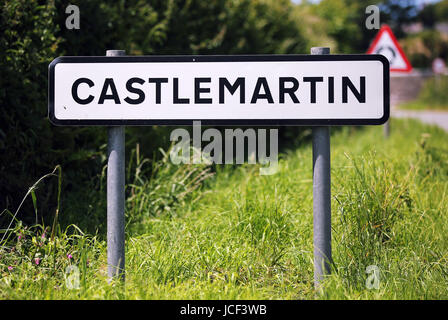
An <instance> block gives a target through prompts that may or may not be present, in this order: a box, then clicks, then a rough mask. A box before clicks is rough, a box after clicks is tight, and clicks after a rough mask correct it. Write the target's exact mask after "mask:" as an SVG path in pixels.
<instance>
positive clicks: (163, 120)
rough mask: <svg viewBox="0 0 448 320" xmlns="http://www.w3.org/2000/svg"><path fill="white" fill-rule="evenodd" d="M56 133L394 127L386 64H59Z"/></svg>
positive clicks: (231, 60)
mask: <svg viewBox="0 0 448 320" xmlns="http://www.w3.org/2000/svg"><path fill="white" fill-rule="evenodd" d="M49 118H50V120H51V122H52V123H54V124H56V125H152V124H173V125H183V124H191V123H192V121H194V120H201V121H203V124H215V125H220V124H222V125H244V124H247V125H364V124H382V123H384V122H386V121H387V119H388V118H389V62H388V61H387V59H386V58H385V57H384V56H382V55H269V56H124V57H59V58H57V59H55V60H54V61H53V62H52V63H51V64H50V66H49Z"/></svg>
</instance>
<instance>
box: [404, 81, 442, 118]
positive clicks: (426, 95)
mask: <svg viewBox="0 0 448 320" xmlns="http://www.w3.org/2000/svg"><path fill="white" fill-rule="evenodd" d="M447 89H448V77H447V76H439V77H432V78H429V79H427V80H426V81H425V82H424V83H423V86H422V89H421V90H420V92H419V94H418V97H417V99H416V100H415V101H410V102H406V103H404V104H402V105H400V106H399V107H400V109H409V110H448V90H447Z"/></svg>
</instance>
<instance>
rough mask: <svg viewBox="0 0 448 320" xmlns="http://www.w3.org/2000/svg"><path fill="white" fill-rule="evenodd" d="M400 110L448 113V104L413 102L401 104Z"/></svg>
mask: <svg viewBox="0 0 448 320" xmlns="http://www.w3.org/2000/svg"><path fill="white" fill-rule="evenodd" d="M398 107H399V108H400V109H405V110H435V111H448V103H446V104H431V103H427V102H421V101H418V100H417V101H411V102H406V103H403V104H400V105H399V106H398Z"/></svg>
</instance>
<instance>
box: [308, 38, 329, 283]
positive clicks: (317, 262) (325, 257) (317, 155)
mask: <svg viewBox="0 0 448 320" xmlns="http://www.w3.org/2000/svg"><path fill="white" fill-rule="evenodd" d="M311 54H313V55H314V54H320V55H322V54H330V48H322V47H316V48H311ZM313 228H314V235H313V241H314V284H315V286H316V287H318V286H319V284H320V282H321V281H322V279H323V278H324V275H326V274H329V273H330V264H331V175H330V127H328V126H325V127H313Z"/></svg>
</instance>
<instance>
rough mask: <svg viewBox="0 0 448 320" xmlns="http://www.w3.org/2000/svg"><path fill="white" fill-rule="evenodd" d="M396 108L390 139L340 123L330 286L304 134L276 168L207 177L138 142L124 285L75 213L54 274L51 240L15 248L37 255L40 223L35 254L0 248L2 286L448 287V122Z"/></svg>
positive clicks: (268, 291) (49, 290)
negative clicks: (317, 259) (319, 282)
mask: <svg viewBox="0 0 448 320" xmlns="http://www.w3.org/2000/svg"><path fill="white" fill-rule="evenodd" d="M393 121H394V128H395V130H394V131H393V132H392V135H391V137H390V139H388V140H387V141H385V140H383V138H382V129H381V128H380V127H370V128H365V129H361V130H360V129H357V128H344V129H342V130H340V131H337V132H336V133H335V134H333V135H332V194H333V201H332V215H333V216H332V223H333V229H332V232H333V258H334V264H333V272H332V274H331V275H330V276H329V277H327V279H326V281H325V283H324V287H323V288H324V290H323V294H317V293H316V291H315V289H314V284H313V243H312V237H313V234H312V230H313V228H312V179H311V177H312V160H311V159H312V157H311V154H312V150H311V147H310V146H303V147H301V148H300V149H298V150H296V151H290V152H288V153H287V154H284V155H281V159H280V161H279V172H278V173H277V174H275V175H272V176H260V175H259V171H258V167H257V166H249V165H243V166H240V167H236V168H233V167H232V168H229V167H225V166H223V167H216V168H214V171H215V174H214V175H213V176H212V175H211V169H210V168H208V167H206V166H184V167H178V166H173V165H172V164H170V163H169V162H168V161H167V160H166V159H164V160H162V161H161V162H157V163H155V162H154V161H150V160H144V159H141V158H139V156H138V148H136V150H135V154H134V156H133V157H132V160H130V161H129V167H128V177H130V178H131V179H130V180H129V179H128V181H131V183H129V184H128V185H127V195H128V197H127V203H126V210H127V212H126V214H127V221H128V225H127V245H126V257H127V262H126V273H127V275H126V286H125V287H122V286H111V285H109V284H108V283H107V281H106V274H105V272H106V245H105V242H104V241H102V240H101V239H99V238H98V237H95V236H88V235H85V234H83V233H82V232H81V231H80V230H77V229H75V228H74V227H73V226H72V227H70V228H69V229H63V230H64V231H60V232H59V233H57V235H56V236H55V239H56V240H57V242H56V246H58V251H57V252H58V253H57V256H56V264H55V268H56V269H55V270H56V271H57V272H56V273H54V272H53V273H52V272H49V271H50V269H48V272H47V271H46V270H47V269H46V268H47V265H46V263H47V262H52V261H53V260H52V259H51V258H45V252H46V251H44V252H42V254H43V255H42V257H43V259H45V260H42V264H39V265H36V264H35V263H34V264H33V262H32V260H31V259H30V258H27V259H22V260H20V259H19V257H22V256H25V255H26V256H27V257H31V258H33V257H35V256H33V255H32V254H31V253H30V252H32V250H35V248H37V247H39V245H38V243H39V241H37V240H39V239H40V238H39V235H41V234H42V232H43V230H44V229H42V228H41V227H36V228H35V229H34V230H33V231H28V232H30V233H29V234H28V235H27V239H28V238H29V241H30V242H29V243H28V244H27V246H28V247H29V248H30V249H29V250H28V251H27V252H28V253H26V254H24V253H23V252H22V251H19V249H18V248H16V246H17V245H18V243H17V238H14V239H15V241H11V239H13V238H10V240H9V242H8V243H9V244H8V246H9V247H8V248H9V249H8V250H9V251H3V252H2V258H1V259H0V269H1V272H2V275H3V277H2V279H1V280H0V296H1V297H2V298H26V299H34V298H58V299H67V298H82V299H95V298H101V299H113V298H115V299H116V298H119V299H161V298H162V299H207V298H208V299H315V298H324V299H368V298H375V299H430V298H436V299H444V298H445V299H446V298H447V297H448V294H447V291H446V288H447V287H448V267H447V266H448V255H447V252H448V219H447V214H448V142H447V141H448V139H447V138H448V135H447V134H446V133H444V132H442V131H441V130H439V129H437V128H434V127H428V126H424V125H422V124H420V123H418V122H416V121H397V120H393ZM164 161H165V162H164ZM145 166H148V167H149V168H152V169H151V170H148V171H146V170H147V169H145V168H146V167H145ZM150 171H151V172H153V175H152V176H148V174H147V172H150ZM30 214H34V213H33V212H32V213H30ZM61 214H63V212H62V213H61ZM73 222H75V221H73ZM19 230H20V232H23V227H22V226H20V224H17V229H15V231H14V232H16V236H17V232H19ZM33 237H35V239H36V241H37V242H36V243H37V246H36V244H33V240H32V239H33ZM43 246H44V247H45V246H46V244H44V245H43ZM12 248H15V249H14V250H12ZM30 250H31V251H30ZM69 253H70V254H71V256H72V258H71V259H68V257H67V254H69ZM5 254H6V256H7V258H3V255H5ZM14 261H15V262H14ZM87 261H88V263H87ZM12 264H13V265H14V268H13V269H12V270H8V268H7V267H8V266H9V265H12ZM69 264H76V265H77V266H80V267H81V268H80V269H81V275H82V281H81V286H80V289H78V290H73V289H69V288H67V287H66V286H65V282H64V281H65V276H66V274H65V269H64V268H65V267H66V266H67V265H69ZM370 265H375V266H377V267H378V268H379V270H380V285H379V289H369V288H368V287H366V280H367V277H368V276H369V274H368V273H366V268H367V267H368V266H370Z"/></svg>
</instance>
